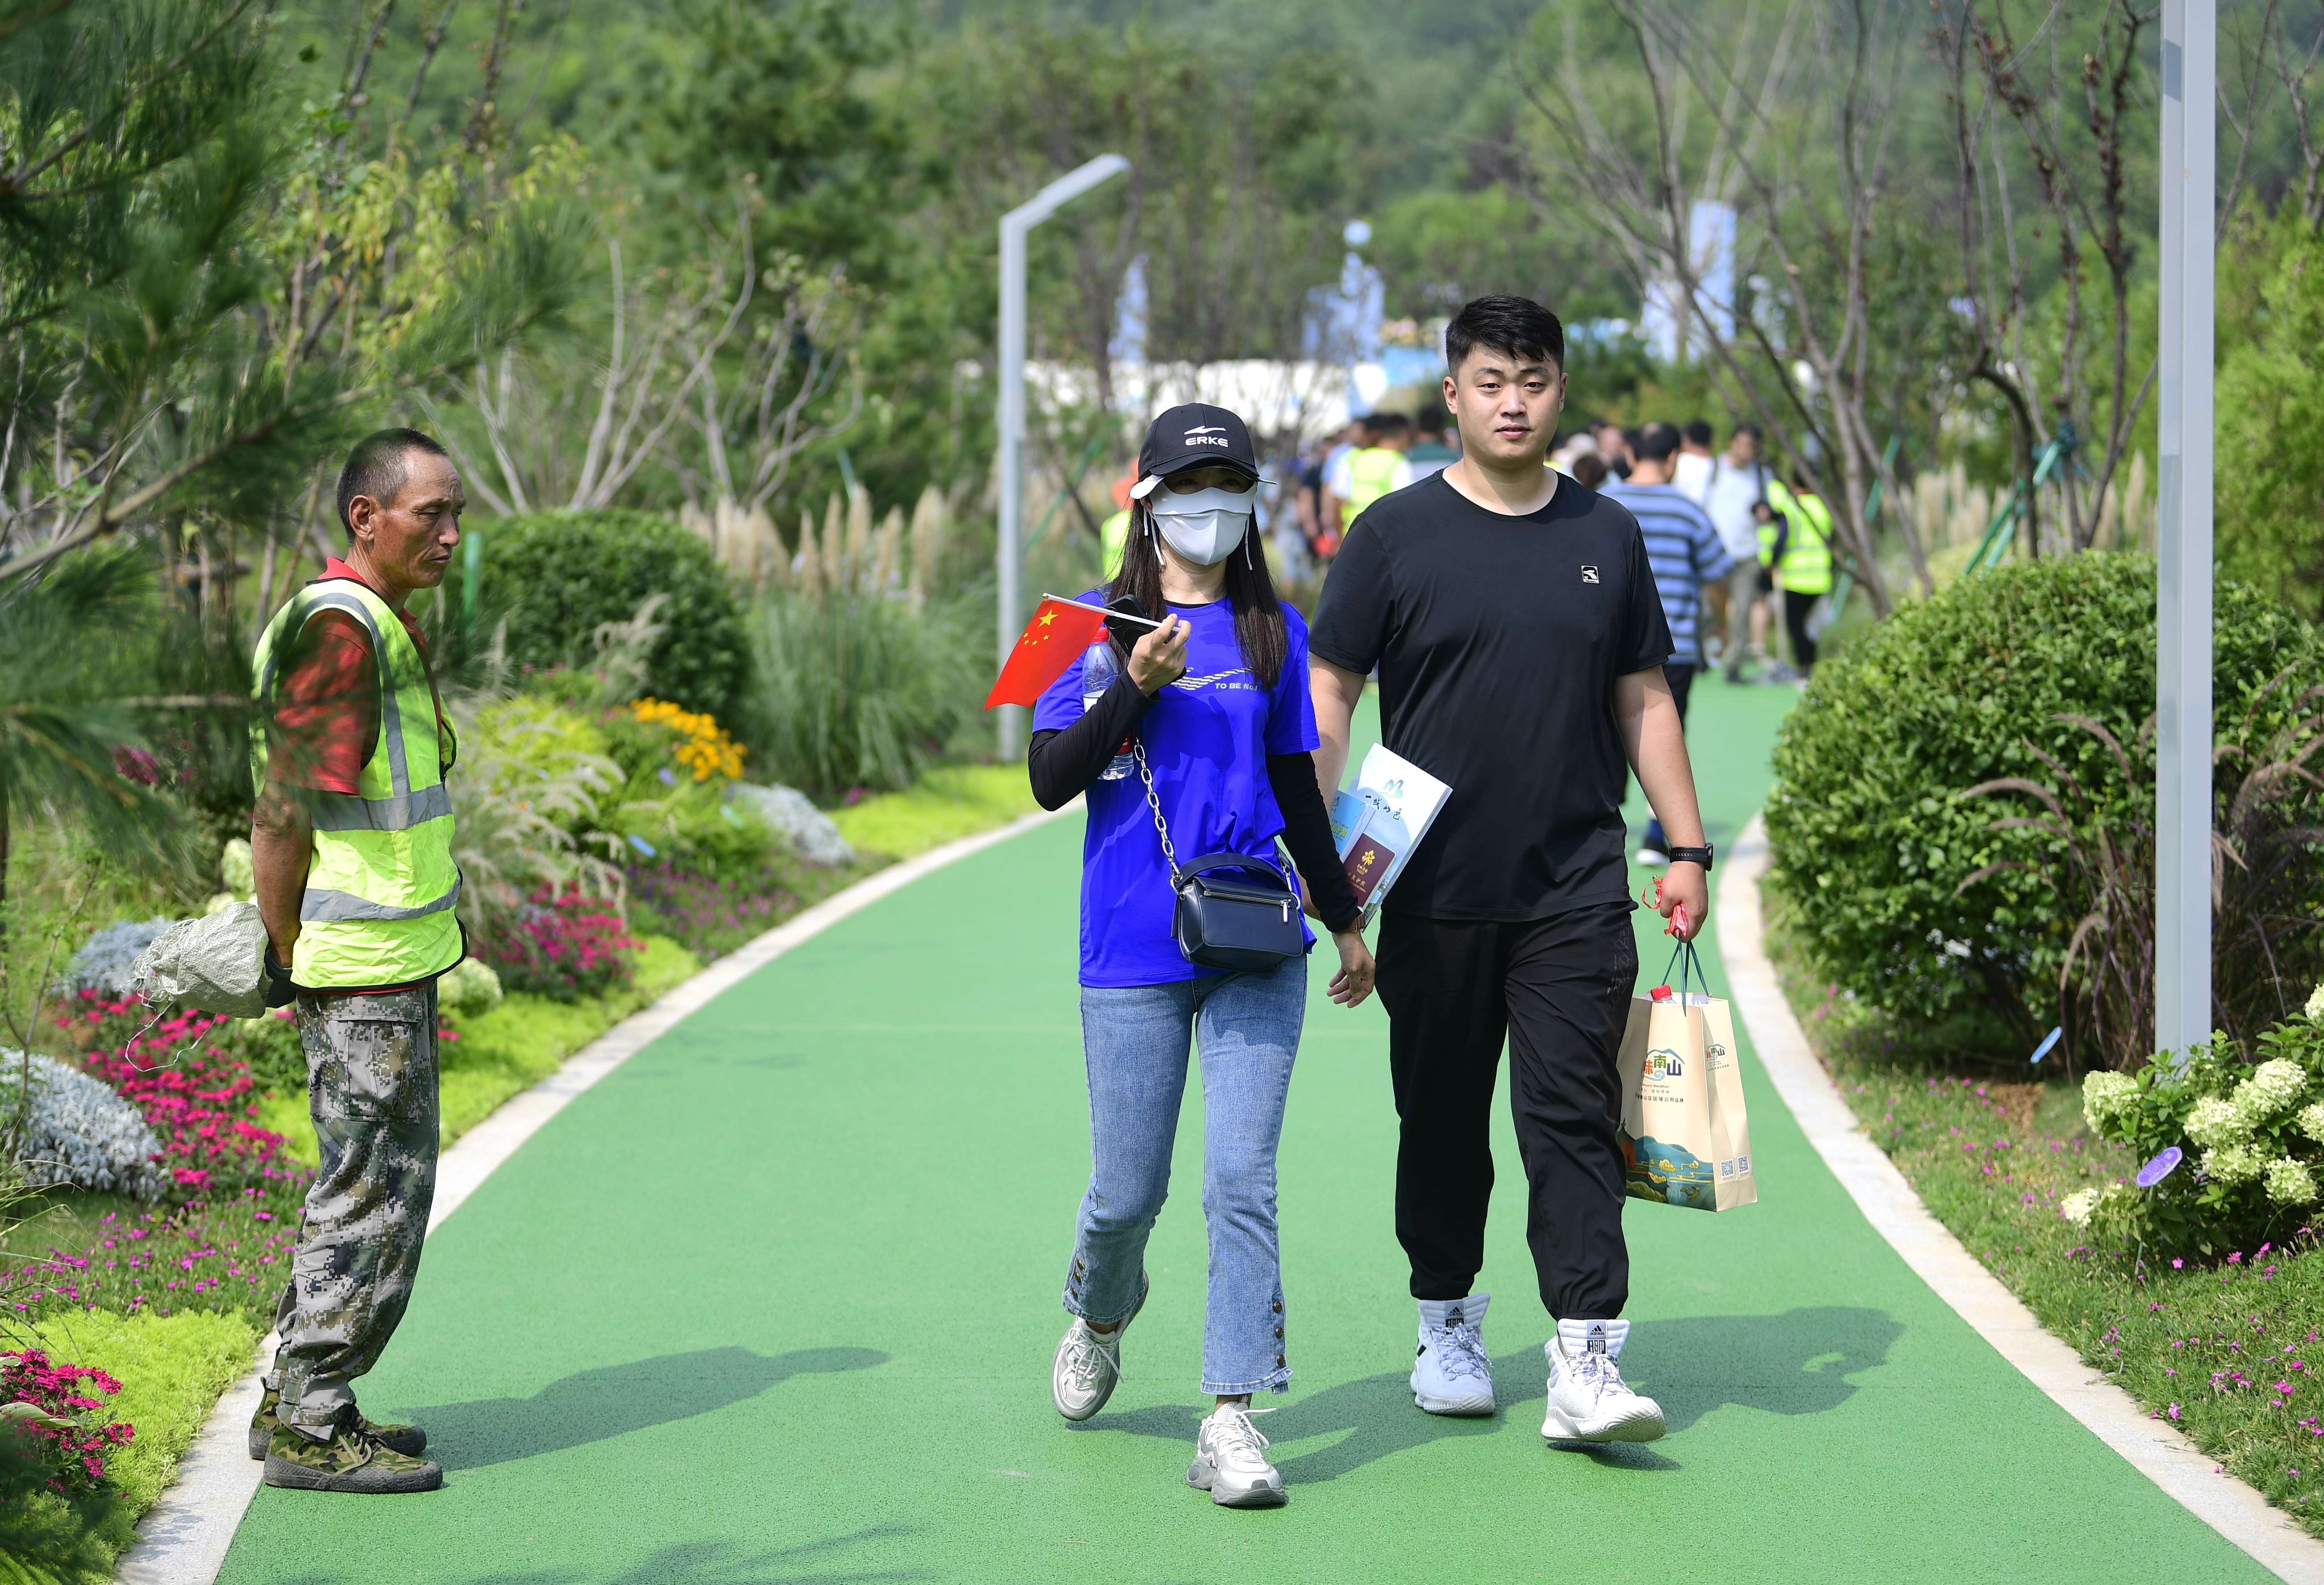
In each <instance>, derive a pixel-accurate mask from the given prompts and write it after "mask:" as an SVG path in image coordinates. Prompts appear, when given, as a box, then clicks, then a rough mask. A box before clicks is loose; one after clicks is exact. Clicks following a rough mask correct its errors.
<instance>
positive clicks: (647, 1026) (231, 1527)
mask: <svg viewBox="0 0 2324 1585" xmlns="http://www.w3.org/2000/svg"><path fill="white" fill-rule="evenodd" d="M1080 807H1081V800H1080V799H1079V798H1075V799H1074V801H1073V802H1072V803H1070V804H1067V805H1066V806H1065V807H1064V808H1062V809H1057V810H1055V811H1052V812H1050V813H1047V814H1038V815H1027V816H1022V817H1020V818H1019V819H1016V820H1012V821H1010V823H1009V824H1008V825H1001V826H997V827H995V828H994V829H992V830H991V831H982V832H979V833H978V834H975V835H974V836H964V837H962V838H961V839H960V840H959V841H957V842H948V843H945V844H944V846H942V847H938V848H931V849H929V850H928V851H927V852H925V853H922V854H920V855H919V856H918V858H912V859H906V860H904V861H902V862H900V863H895V864H890V866H889V867H888V868H886V869H885V870H881V871H879V872H877V873H876V874H872V875H869V876H866V877H865V878H864V879H863V880H859V881H857V882H856V883H855V884H854V885H853V886H851V887H849V888H847V889H846V890H844V891H841V892H838V893H835V894H834V895H833V896H831V897H827V898H825V899H824V900H823V901H821V902H819V903H817V904H816V905H815V906H814V907H813V908H808V909H806V910H805V911H804V912H802V913H800V914H799V915H798V916H797V917H794V918H791V919H789V920H787V921H785V922H784V923H783V924H780V925H778V926H775V927H774V928H773V929H772V930H770V931H768V932H767V933H766V934H765V935H761V936H759V937H758V938H756V939H755V940H753V941H751V942H750V943H748V944H746V945H743V946H741V947H738V948H737V949H736V950H734V951H733V952H732V953H729V954H727V955H726V956H724V957H723V958H720V959H719V960H718V961H717V962H716V963H713V964H711V965H710V966H709V967H708V968H706V969H705V970H703V971H702V972H700V973H699V974H696V975H695V976H694V978H692V979H691V980H688V981H686V982H685V983H684V984H682V985H678V986H674V987H672V988H671V989H670V990H669V991H666V992H664V993H663V995H662V996H661V998H660V999H659V1000H657V1001H656V1002H655V1003H654V1004H653V1005H652V1006H651V1007H649V1008H646V1009H642V1010H641V1011H639V1012H635V1013H632V1014H631V1015H630V1016H629V1017H628V1018H624V1019H622V1021H621V1022H620V1023H618V1024H616V1025H614V1026H613V1027H612V1028H610V1029H608V1030H606V1031H605V1032H604V1034H603V1035H600V1036H598V1037H597V1038H596V1039H595V1040H592V1041H591V1042H590V1043H589V1044H588V1045H586V1046H583V1047H582V1048H581V1049H580V1050H578V1051H576V1052H575V1053H574V1054H573V1055H571V1056H569V1057H567V1059H566V1060H565V1063H564V1065H563V1066H561V1067H559V1068H558V1070H557V1071H556V1072H555V1073H553V1074H549V1077H547V1078H545V1079H543V1080H542V1081H541V1082H540V1083H538V1084H535V1085H534V1086H533V1087H532V1088H531V1089H530V1090H527V1091H525V1092H523V1093H521V1094H520V1095H515V1096H512V1097H511V1098H510V1099H509V1100H507V1101H503V1103H502V1104H501V1106H500V1108H499V1109H498V1110H495V1111H494V1112H493V1114H492V1115H491V1116H490V1117H488V1118H486V1119H485V1120H484V1121H483V1122H480V1123H478V1124H477V1125H476V1126H475V1128H473V1129H469V1130H468V1131H467V1132H466V1133H465V1134H463V1135H461V1136H460V1138H458V1139H457V1140H456V1141H455V1142H454V1143H453V1145H452V1147H451V1148H450V1149H448V1150H447V1151H445V1152H444V1155H443V1157H442V1159H441V1160H440V1161H439V1162H438V1164H437V1168H436V1202H435V1207H434V1210H433V1211H432V1212H430V1214H429V1219H428V1230H429V1232H430V1233H433V1232H434V1231H435V1230H437V1229H438V1228H439V1227H441V1226H442V1225H443V1224H444V1219H445V1218H446V1217H447V1216H449V1215H451V1214H452V1212H455V1211H457V1210H458V1209H459V1208H460V1206H461V1205H462V1204H463V1203H465V1202H466V1200H467V1198H468V1196H469V1195H471V1194H473V1193H475V1192H476V1189H477V1187H478V1186H479V1185H480V1184H483V1183H484V1180H485V1179H486V1178H488V1177H490V1176H491V1175H493V1171H494V1170H495V1169H496V1168H498V1167H499V1166H500V1165H501V1164H502V1163H503V1162H504V1161H506V1160H507V1159H508V1158H509V1157H510V1156H513V1155H515V1154H516V1152H517V1149H518V1147H520V1146H521V1145H522V1144H523V1143H524V1142H525V1141H526V1140H527V1139H530V1138H532V1136H533V1135H535V1134H536V1133H539V1131H540V1129H541V1127H542V1125H543V1124H545V1123H547V1122H548V1121H549V1119H550V1118H553V1117H555V1116H556V1115H557V1114H558V1112H560V1111H562V1110H565V1108H566V1107H567V1105H568V1104H570V1103H571V1101H572V1100H573V1098H574V1097H575V1096H576V1095H578V1094H580V1093H581V1092H583V1091H585V1090H586V1089H588V1088H589V1087H590V1086H591V1085H592V1084H595V1083H596V1082H597V1081H598V1080H600V1079H602V1078H604V1076H605V1075H606V1074H610V1073H612V1072H613V1070H614V1069H615V1068H617V1067H620V1066H621V1065H622V1064H623V1063H625V1062H627V1061H629V1059H630V1058H631V1057H632V1056H634V1055H637V1054H638V1053H639V1052H640V1051H641V1050H643V1049H644V1048H645V1047H646V1046H648V1045H649V1044H650V1043H651V1042H652V1041H654V1040H656V1039H658V1038H659V1037H661V1036H662V1035H664V1034H665V1033H667V1032H668V1031H669V1029H670V1028H671V1027H673V1026H674V1025H676V1024H677V1023H678V1020H680V1019H681V1018H685V1017H686V1016H687V1014H689V1013H692V1012H696V1011H699V1010H700V1009H702V1008H704V1007H705V1006H707V1005H708V1004H709V1003H710V1001H711V1000H712V999H713V998H715V997H716V996H717V995H719V994H720V993H721V992H723V991H728V990H731V989H733V987H734V986H735V985H736V984H738V983H740V982H741V981H742V980H743V979H745V978H746V977H748V976H749V975H751V974H752V973H754V972H757V971H758V970H760V969H762V968H764V967H765V966H766V965H767V964H769V963H772V962H774V961H775V960H776V959H777V958H779V957H780V956H782V955H783V954H785V953H787V952H788V951H790V950H791V949H792V948H793V947H795V946H798V945H800V944H801V943H803V942H805V941H807V940H809V939H811V938H812V937H814V936H816V935H820V934H821V933H822V932H824V931H825V930H827V929H829V928H830V927H831V926H834V925H836V924H837V923H839V921H840V920H842V919H844V918H846V917H848V916H849V915H850V914H855V913H861V912H862V910H863V909H865V908H869V907H871V905H872V904H873V903H875V902H878V901H879V900H880V899H881V898H884V897H887V896H890V894H892V893H894V892H897V891H899V890H901V889H903V888H905V887H907V886H909V885H910V884H911V883H912V882H913V881H915V880H919V879H920V878H921V877H922V876H924V875H927V874H930V873H932V872H934V871H937V870H941V869H943V868H944V867H945V866H946V865H947V864H953V863H957V862H959V861H961V860H962V859H964V858H967V857H968V856H969V855H970V854H972V853H977V852H983V851H984V850H985V849H986V848H989V847H992V846H995V845H997V844H998V843H1004V842H1007V841H1008V840H1009V839H1010V837H1013V836H1019V835H1021V834H1024V833H1025V832H1028V831H1030V830H1032V829H1033V828H1034V827H1035V826H1037V825H1047V824H1048V823H1049V822H1050V821H1052V820H1056V819H1061V818H1063V817H1064V816H1066V815H1068V814H1071V813H1073V812H1074V811H1075V810H1077V809H1079V808H1080ZM274 1342H275V1340H274V1337H273V1335H272V1333H269V1334H268V1335H267V1337H266V1338H265V1340H264V1341H262V1342H261V1343H260V1344H259V1346H258V1354H257V1357H256V1359H254V1360H253V1362H252V1365H251V1368H250V1370H249V1372H248V1373H247V1374H246V1375H244V1376H243V1377H242V1378H240V1379H239V1380H237V1381H236V1382H235V1384H234V1385H233V1386H232V1387H228V1388H226V1396H224V1397H222V1398H220V1399H219V1400H218V1403H217V1408H215V1409H213V1410H211V1411H210V1417H209V1418H208V1420H207V1421H205V1422H204V1423H203V1424H202V1429H201V1431H200V1433H198V1435H197V1436H196V1437H195V1438H194V1441H193V1444H192V1445H191V1446H190V1447H189V1448H188V1449H187V1450H186V1452H185V1456H184V1457H183V1458H181V1459H180V1460H179V1461H178V1472H177V1475H176V1477H175V1479H173V1480H172V1481H171V1484H170V1485H169V1487H168V1488H165V1489H164V1490H163V1491H162V1493H161V1497H160V1499H159V1500H158V1501H156V1502H155V1503H154V1505H153V1507H152V1508H151V1509H149V1510H148V1511H147V1513H146V1515H145V1516H144V1517H143V1518H142V1519H140V1520H139V1521H138V1522H137V1535H138V1539H137V1542H136V1544H134V1546H132V1547H131V1548H130V1549H129V1550H128V1551H127V1552H125V1553H122V1556H121V1565H120V1569H119V1571H118V1572H117V1573H116V1574H115V1580H117V1581H118V1582H119V1585H213V1582H214V1581H215V1580H217V1573H218V1570H219V1569H220V1568H221V1567H222V1566H223V1565H224V1564H225V1562H226V1548H227V1547H228V1546H230V1545H231V1544H233V1542H234V1533H235V1530H236V1529H237V1528H239V1527H240V1525H241V1524H242V1516H243V1514H244V1511H245V1510H246V1509H248V1507H250V1499H251V1498H252V1497H254V1496H256V1495H257V1492H258V1487H259V1477H260V1476H261V1474H262V1473H263V1471H264V1469H265V1466H264V1465H263V1464H262V1463H260V1462H259V1461H257V1460H254V1459H253V1458H252V1457H251V1456H250V1450H249V1446H248V1443H247V1438H248V1435H249V1429H250V1417H251V1415H254V1414H255V1413H256V1412H257V1410H258V1400H259V1398H260V1396H261V1389H260V1387H259V1375H260V1372H262V1371H263V1370H264V1369H265V1368H266V1366H267V1365H268V1364H269V1363H271V1362H272V1359H273V1356H274Z"/></svg>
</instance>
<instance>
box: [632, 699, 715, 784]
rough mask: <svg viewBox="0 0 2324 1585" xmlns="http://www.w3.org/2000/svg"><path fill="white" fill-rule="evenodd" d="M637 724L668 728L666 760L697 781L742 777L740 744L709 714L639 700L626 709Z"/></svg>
mask: <svg viewBox="0 0 2324 1585" xmlns="http://www.w3.org/2000/svg"><path fill="white" fill-rule="evenodd" d="M628 711H629V714H630V716H631V718H632V719H633V720H635V721H637V722H639V723H641V724H643V725H646V726H649V727H653V726H659V727H666V728H668V729H669V757H670V758H671V759H673V760H677V761H678V764H679V765H680V766H682V767H684V768H685V769H687V770H689V771H691V772H692V773H693V775H694V779H695V780H696V781H708V780H709V779H711V778H712V777H714V776H715V777H717V778H718V779H721V780H724V781H733V779H735V778H737V777H739V776H741V775H742V744H740V743H738V742H735V741H734V740H733V738H731V737H729V736H727V735H726V732H725V729H724V727H721V726H720V725H719V724H718V723H717V722H716V721H715V719H713V718H712V717H710V716H708V715H704V714H698V713H696V712H695V711H691V710H686V709H681V708H680V707H679V706H678V705H673V704H670V703H669V701H667V700H664V699H638V700H634V701H632V703H631V704H630V705H629V706H628Z"/></svg>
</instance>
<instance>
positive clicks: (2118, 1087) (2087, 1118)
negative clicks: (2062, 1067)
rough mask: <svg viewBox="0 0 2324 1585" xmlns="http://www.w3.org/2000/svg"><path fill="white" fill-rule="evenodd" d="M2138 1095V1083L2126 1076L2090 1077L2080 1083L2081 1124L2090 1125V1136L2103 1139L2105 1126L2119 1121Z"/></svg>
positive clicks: (2105, 1074) (2090, 1075)
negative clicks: (2096, 1135)
mask: <svg viewBox="0 0 2324 1585" xmlns="http://www.w3.org/2000/svg"><path fill="white" fill-rule="evenodd" d="M2137 1094H2138V1081H2137V1080H2136V1079H2134V1078H2132V1077H2131V1076H2130V1075H2129V1074H2109V1073H2105V1072H2099V1073H2094V1074H2089V1075H2088V1076H2087V1077H2085V1078H2084V1079H2083V1080H2082V1120H2083V1121H2084V1122H2087V1123H2088V1124H2089V1125H2090V1132H2092V1133H2093V1134H2098V1135H2104V1134H2105V1132H2106V1131H2107V1124H2108V1123H2110V1122H2112V1121H2113V1120H2115V1119H2116V1118H2117V1117H2120V1116H2121V1115H2122V1114H2123V1112H2124V1111H2125V1110H2127V1109H2128V1107H2129V1105H2130V1103H2131V1101H2133V1100H2135V1098H2136V1097H2137Z"/></svg>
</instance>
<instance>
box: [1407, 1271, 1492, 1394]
mask: <svg viewBox="0 0 2324 1585" xmlns="http://www.w3.org/2000/svg"><path fill="white" fill-rule="evenodd" d="M1492 1302H1493V1295H1490V1294H1471V1295H1469V1296H1468V1297H1467V1298H1465V1299H1423V1300H1421V1301H1420V1353H1419V1355H1418V1357H1416V1359H1414V1360H1413V1362H1412V1401H1413V1402H1414V1403H1416V1404H1417V1405H1420V1406H1421V1407H1422V1408H1424V1409H1425V1410H1427V1411H1428V1412H1429V1413H1430V1414H1432V1415H1489V1414H1491V1413H1492V1412H1493V1362H1492V1360H1490V1359H1488V1358H1486V1356H1485V1340H1484V1337H1483V1335H1482V1334H1481V1333H1480V1332H1479V1330H1478V1328H1479V1327H1480V1325H1481V1324H1482V1323H1483V1322H1484V1319H1485V1307H1486V1306H1487V1305H1488V1304H1491V1303H1492Z"/></svg>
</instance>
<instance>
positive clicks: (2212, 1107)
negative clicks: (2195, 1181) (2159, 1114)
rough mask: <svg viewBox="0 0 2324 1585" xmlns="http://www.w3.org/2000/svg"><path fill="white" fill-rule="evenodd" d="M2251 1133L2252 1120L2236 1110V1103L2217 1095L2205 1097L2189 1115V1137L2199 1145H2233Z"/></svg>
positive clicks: (2207, 1168)
mask: <svg viewBox="0 0 2324 1585" xmlns="http://www.w3.org/2000/svg"><path fill="white" fill-rule="evenodd" d="M2250 1133H2251V1120H2250V1119H2248V1118H2246V1116H2245V1115H2244V1114H2243V1113H2242V1112H2240V1111H2238V1110H2236V1105H2235V1102H2233V1101H2222V1100H2221V1099H2219V1097H2218V1096H2216V1095H2206V1096H2204V1097H2203V1099H2202V1100H2200V1101H2197V1102H2195V1105H2194V1109H2193V1110H2190V1112H2188V1114H2187V1137H2188V1138H2190V1139H2192V1140H2194V1141H2195V1143H2196V1144H2198V1145H2209V1146H2219V1145H2232V1144H2234V1143H2235V1142H2236V1140H2238V1139H2241V1138H2246V1137H2247V1136H2248V1135H2249V1134H2250ZM2204 1170H2205V1171H2206V1172H2208V1171H2209V1170H2210V1169H2209V1167H2206V1168H2205V1169H2204Z"/></svg>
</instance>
